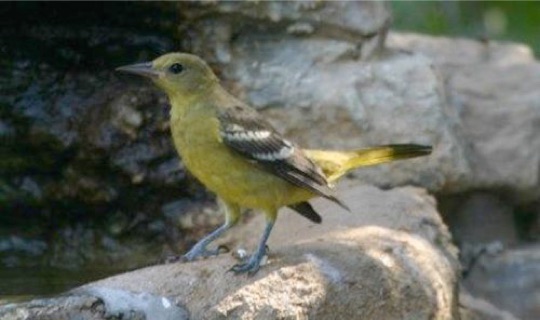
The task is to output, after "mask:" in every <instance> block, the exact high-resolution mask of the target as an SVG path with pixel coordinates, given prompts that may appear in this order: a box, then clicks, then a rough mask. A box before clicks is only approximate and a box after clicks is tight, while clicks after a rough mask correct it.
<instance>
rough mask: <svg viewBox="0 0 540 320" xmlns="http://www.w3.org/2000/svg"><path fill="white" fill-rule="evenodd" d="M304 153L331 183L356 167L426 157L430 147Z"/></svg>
mask: <svg viewBox="0 0 540 320" xmlns="http://www.w3.org/2000/svg"><path fill="white" fill-rule="evenodd" d="M304 152H305V154H306V156H308V157H309V158H310V159H311V160H313V161H314V162H315V163H316V164H317V165H319V166H320V167H321V169H322V170H323V172H324V174H325V175H326V179H327V180H328V182H329V183H332V182H334V181H336V180H337V179H339V178H340V177H341V176H343V175H344V174H346V173H347V172H349V171H351V170H353V169H356V168H358V167H364V166H372V165H375V164H380V163H385V162H390V161H395V160H401V159H408V158H416V157H421V156H425V155H428V154H430V153H431V147H430V146H423V145H417V144H390V145H385V146H379V147H371V148H365V149H359V150H354V151H326V150H304Z"/></svg>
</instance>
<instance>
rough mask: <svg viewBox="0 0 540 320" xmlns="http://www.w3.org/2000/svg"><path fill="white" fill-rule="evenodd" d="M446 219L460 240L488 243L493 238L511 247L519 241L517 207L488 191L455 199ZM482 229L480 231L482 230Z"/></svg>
mask: <svg viewBox="0 0 540 320" xmlns="http://www.w3.org/2000/svg"><path fill="white" fill-rule="evenodd" d="M454 202H455V204H454V205H453V207H452V208H446V209H445V210H444V211H446V212H449V214H448V215H447V219H446V222H447V223H448V225H449V226H450V228H451V230H452V235H453V237H454V239H455V240H456V242H457V243H460V244H464V243H468V244H488V243H491V242H494V241H498V242H501V243H502V245H503V246H505V247H510V246H513V245H515V244H517V243H518V235H517V232H516V225H515V223H514V209H513V208H512V206H511V205H510V204H509V203H506V202H505V201H504V200H503V199H501V197H497V196H495V195H493V194H489V193H485V192H477V193H472V194H468V195H467V196H461V197H458V199H455V200H454ZM479 228H481V230H479Z"/></svg>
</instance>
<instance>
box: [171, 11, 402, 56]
mask: <svg viewBox="0 0 540 320" xmlns="http://www.w3.org/2000/svg"><path fill="white" fill-rule="evenodd" d="M180 12H181V13H182V15H183V19H182V23H181V26H180V29H181V32H182V31H185V37H183V39H185V40H184V41H185V42H188V43H186V46H187V47H191V48H192V50H193V51H195V52H205V53H206V54H207V55H209V56H208V57H207V58H208V59H210V60H211V61H219V62H221V63H228V62H231V61H233V60H234V59H235V53H234V51H235V50H236V49H235V48H234V47H235V42H236V41H237V40H238V39H242V38H245V37H249V38H252V39H257V38H258V39H259V40H263V39H264V40H265V41H275V40H278V39H283V38H288V39H290V40H295V39H296V40H298V39H302V38H309V39H329V40H330V41H331V42H332V41H336V42H341V43H350V44H353V47H351V48H350V49H351V50H350V51H349V52H347V53H348V54H349V55H354V56H357V57H361V58H364V59H365V58H369V57H371V56H373V55H374V54H375V53H377V52H379V51H380V49H381V48H382V46H383V43H384V40H385V37H386V33H387V30H388V27H389V24H390V20H391V16H390V12H389V10H388V9H387V6H386V4H384V3H383V2H374V1H355V2H346V1H326V2H325V1H293V2H265V1H258V2H240V1H238V2H235V1H228V2H191V3H184V4H182V5H181V6H180ZM254 31H255V32H254Z"/></svg>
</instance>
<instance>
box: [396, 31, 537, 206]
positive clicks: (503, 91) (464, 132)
mask: <svg viewBox="0 0 540 320" xmlns="http://www.w3.org/2000/svg"><path fill="white" fill-rule="evenodd" d="M388 46H389V47H390V48H394V49H400V50H409V51H414V52H416V53H421V54H424V55H426V56H427V57H429V58H430V59H432V60H433V61H434V62H435V65H436V66H437V68H438V69H439V70H440V72H441V80H442V83H443V84H444V89H445V92H446V94H447V96H448V102H449V104H450V107H451V108H452V109H454V110H455V111H454V113H455V114H456V115H457V121H458V123H457V127H458V128H459V132H460V136H461V138H462V139H463V140H464V141H463V145H465V146H466V150H467V158H468V160H469V163H470V172H469V173H468V174H467V175H463V176H461V177H462V179H460V181H458V182H457V183H458V184H459V186H458V187H457V188H456V189H458V190H460V191H466V190H470V189H495V190H504V191H505V192H508V191H509V195H510V196H513V197H514V198H515V201H516V202H522V203H523V202H524V203H527V202H531V201H534V200H535V199H538V197H539V196H540V188H539V186H540V171H539V170H540V166H539V164H540V135H539V134H538V130H539V128H540V126H538V123H539V121H540V104H539V101H540V93H539V92H538V88H539V87H540V76H539V74H540V63H538V62H537V61H536V60H535V59H534V54H533V53H532V51H531V49H530V48H528V47H526V46H524V45H518V44H503V43H496V42H481V41H473V40H464V39H445V38H436V37H429V36H420V35H412V34H402V33H393V34H390V36H389V38H388ZM503 75H504V76H503Z"/></svg>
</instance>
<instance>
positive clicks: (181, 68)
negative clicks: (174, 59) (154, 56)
mask: <svg viewBox="0 0 540 320" xmlns="http://www.w3.org/2000/svg"><path fill="white" fill-rule="evenodd" d="M169 71H170V72H171V73H173V74H179V73H181V72H182V71H184V66H183V65H181V64H179V63H175V64H173V65H171V66H170V67H169Z"/></svg>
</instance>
